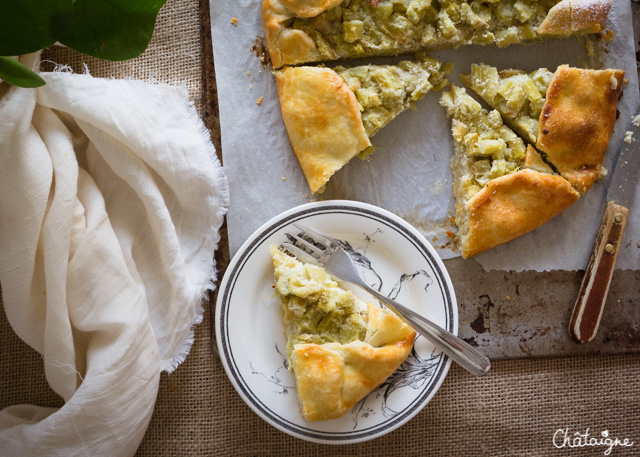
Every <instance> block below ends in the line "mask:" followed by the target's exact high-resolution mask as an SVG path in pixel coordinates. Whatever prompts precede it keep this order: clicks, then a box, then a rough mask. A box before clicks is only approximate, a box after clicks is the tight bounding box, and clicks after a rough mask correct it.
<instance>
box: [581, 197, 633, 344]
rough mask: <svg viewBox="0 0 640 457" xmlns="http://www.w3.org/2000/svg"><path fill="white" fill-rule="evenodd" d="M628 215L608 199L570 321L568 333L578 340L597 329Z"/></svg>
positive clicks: (590, 336) (583, 341)
mask: <svg viewBox="0 0 640 457" xmlns="http://www.w3.org/2000/svg"><path fill="white" fill-rule="evenodd" d="M628 218H629V209H628V208H626V207H624V206H621V205H618V204H616V203H614V202H612V201H611V202H609V203H607V207H606V208H605V210H604V214H603V216H602V221H601V222H600V228H599V229H598V234H597V235H596V241H595V243H594V245H593V250H592V251H591V258H590V259H589V263H588V265H587V269H586V271H585V272H584V278H582V284H581V285H580V291H579V292H578V299H577V300H576V304H575V306H574V308H573V313H572V314H571V320H570V322H569V334H570V335H571V336H572V337H573V339H575V340H576V341H577V342H578V343H587V342H589V341H591V340H592V339H593V338H594V337H595V336H596V333H597V332H598V326H599V325H600V318H601V317H602V311H603V310H604V304H605V302H606V301H607V293H608V292H609V284H611V277H612V276H613V270H614V267H615V264H616V259H617V258H618V253H619V252H620V249H621V248H622V237H623V235H624V229H625V227H626V225H627V219H628Z"/></svg>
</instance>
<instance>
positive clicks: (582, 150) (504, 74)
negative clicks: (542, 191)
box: [460, 64, 624, 194]
mask: <svg viewBox="0 0 640 457" xmlns="http://www.w3.org/2000/svg"><path fill="white" fill-rule="evenodd" d="M460 78H461V80H462V81H463V82H464V83H465V84H466V85H467V86H469V87H470V88H471V89H472V90H473V91H474V92H476V93H477V94H478V95H479V96H480V97H481V98H482V99H483V100H484V102H485V103H486V104H487V105H489V106H490V107H491V108H493V109H496V110H498V111H499V112H500V114H501V116H502V117H503V119H504V121H505V122H506V123H507V124H508V125H509V126H511V127H512V128H513V129H514V130H515V131H516V132H517V133H518V134H519V135H521V136H522V137H523V138H524V139H525V141H527V142H528V143H530V144H532V145H534V146H535V147H536V148H537V149H538V151H539V152H540V153H541V154H542V158H543V160H544V161H545V162H547V164H548V165H550V166H551V167H552V168H553V170H554V171H556V172H558V173H560V174H561V175H562V176H563V177H564V178H566V179H567V180H568V181H569V182H570V183H571V184H572V185H573V186H574V188H576V190H578V192H580V193H581V194H584V193H585V192H587V191H588V190H589V188H590V187H591V186H592V185H593V183H594V182H595V181H596V179H598V177H600V176H602V175H603V174H604V170H603V168H602V164H603V161H604V156H605V153H606V151H607V148H608V145H609V139H610V137H611V134H612V133H613V126H614V123H615V120H616V106H617V102H618V98H619V97H620V95H621V91H622V88H623V86H624V71H621V70H615V69H606V70H590V69H579V68H571V67H569V66H567V65H562V66H560V67H558V69H557V70H556V71H555V72H554V73H551V72H550V71H549V70H547V69H546V68H540V69H538V70H535V71H533V72H531V73H526V72H523V71H520V70H516V69H507V70H502V71H498V69H497V68H495V67H491V66H489V65H484V64H480V65H475V64H473V65H472V66H471V73H470V74H466V75H460Z"/></svg>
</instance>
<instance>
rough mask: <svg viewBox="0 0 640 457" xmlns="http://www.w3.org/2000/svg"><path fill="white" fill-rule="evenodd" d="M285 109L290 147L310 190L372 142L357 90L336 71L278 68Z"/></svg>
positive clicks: (316, 189)
mask: <svg viewBox="0 0 640 457" xmlns="http://www.w3.org/2000/svg"><path fill="white" fill-rule="evenodd" d="M275 75H276V84H277V88H278V97H279V100H280V111H281V113H282V119H283V121H284V124H285V127H286V128H287V134H288V135H289V142H290V143H291V148H292V149H293V152H294V153H295V155H296V158H297V159H298V162H299V163H300V168H302V171H303V173H304V176H305V178H306V179H307V182H308V184H309V188H310V189H311V192H313V193H314V194H315V193H321V192H322V191H323V190H324V186H325V185H326V183H327V181H328V180H329V178H330V177H331V176H332V175H333V174H334V173H335V172H336V171H338V170H339V169H340V168H341V167H342V166H343V165H344V164H346V163H347V162H348V161H349V160H351V159H352V158H353V157H354V156H355V155H356V154H358V153H359V152H360V151H362V150H364V149H366V148H367V147H369V146H371V142H370V141H369V137H368V136H367V133H366V132H365V128H364V126H363V124H362V116H361V114H360V106H359V105H358V100H357V99H356V96H355V94H354V93H353V91H352V90H351V89H349V87H348V86H347V83H346V82H345V81H344V79H342V78H341V77H340V76H339V75H338V74H337V73H336V72H335V71H333V70H331V69H330V68H322V67H285V68H284V69H282V70H280V71H276V72H275Z"/></svg>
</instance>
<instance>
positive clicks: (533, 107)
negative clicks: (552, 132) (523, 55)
mask: <svg viewBox="0 0 640 457" xmlns="http://www.w3.org/2000/svg"><path fill="white" fill-rule="evenodd" d="M552 77H553V73H551V72H550V71H549V70H547V69H546V68H541V69H538V70H536V71H534V72H532V73H525V72H523V71H520V70H503V71H500V72H498V70H497V69H496V68H494V67H491V66H489V65H482V64H481V65H475V64H473V65H471V74H468V75H460V79H462V81H463V82H464V83H465V84H466V85H468V86H469V87H470V88H471V89H472V90H473V91H475V92H476V93H477V94H478V95H480V97H482V99H483V100H484V101H485V102H486V103H487V104H488V105H489V106H491V107H492V108H495V109H497V110H498V111H499V112H500V114H502V116H503V117H504V119H505V121H506V122H507V124H508V125H509V126H510V127H511V128H513V129H514V130H515V131H516V132H518V133H519V134H520V135H522V136H523V137H524V138H525V139H526V140H527V141H528V142H529V143H531V144H535V142H536V139H537V136H538V131H539V130H540V114H541V113H542V108H543V107H544V104H545V96H546V93H547V89H548V87H549V83H550V82H551V78H552Z"/></svg>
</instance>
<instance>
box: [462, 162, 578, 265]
mask: <svg viewBox="0 0 640 457" xmlns="http://www.w3.org/2000/svg"><path fill="white" fill-rule="evenodd" d="M578 197H579V194H578V192H576V191H575V190H574V189H573V187H571V184H569V183H568V182H567V181H566V180H565V179H564V178H562V177H561V176H557V175H549V174H543V173H539V172H537V171H535V170H528V169H524V170H519V171H517V172H516V173H512V174H509V175H504V176H501V177H499V178H496V179H494V180H491V181H489V182H488V183H487V185H486V186H484V187H483V188H482V190H480V192H478V193H477V194H475V195H474V196H473V197H471V198H470V199H469V200H468V201H467V202H466V203H465V206H466V211H467V213H468V226H469V231H468V235H467V237H466V238H463V239H462V257H463V258H465V259H466V258H467V257H471V256H474V255H476V254H479V253H481V252H484V251H486V250H488V249H491V248H493V247H496V246H498V245H500V244H503V243H506V242H508V241H511V240H513V239H515V238H518V237H519V236H522V235H524V234H525V233H527V232H530V231H531V230H534V229H536V228H538V227H540V226H541V225H542V224H544V223H545V222H547V221H548V220H550V219H552V218H553V217H555V216H557V215H558V214H560V213H561V212H562V211H564V210H565V209H567V208H568V207H569V206H571V205H572V204H573V203H574V202H575V201H576V200H577V199H578Z"/></svg>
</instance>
